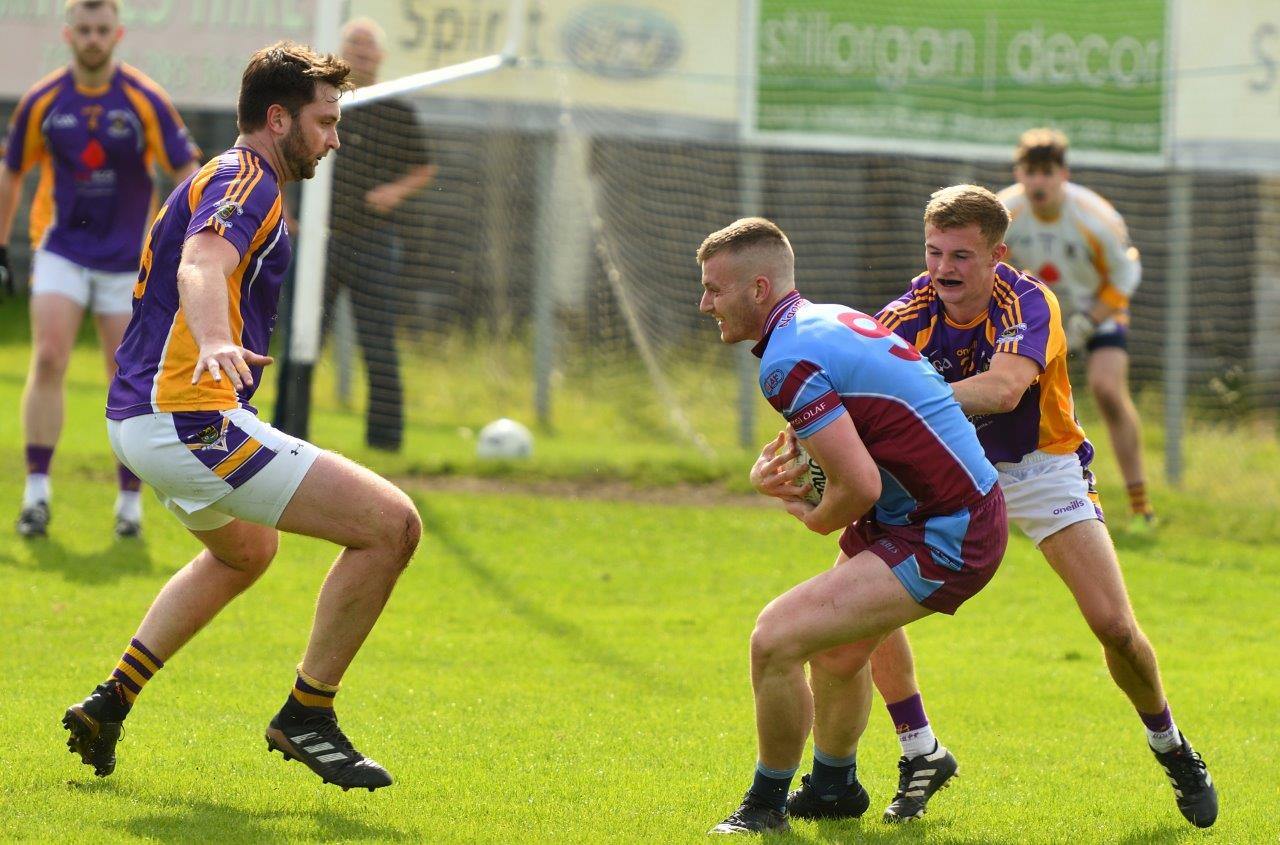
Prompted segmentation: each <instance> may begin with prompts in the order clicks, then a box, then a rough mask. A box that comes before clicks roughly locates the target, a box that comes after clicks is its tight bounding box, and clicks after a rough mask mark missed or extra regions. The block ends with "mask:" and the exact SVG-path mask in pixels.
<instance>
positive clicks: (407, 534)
mask: <svg viewBox="0 0 1280 845" xmlns="http://www.w3.org/2000/svg"><path fill="white" fill-rule="evenodd" d="M380 514H381V518H380V519H379V520H378V526H377V532H376V533H377V539H376V542H377V543H378V544H380V545H382V546H385V547H386V548H387V549H388V550H389V551H390V552H391V554H390V555H388V560H390V561H392V565H393V566H394V567H395V569H396V572H397V573H398V572H399V571H400V570H402V569H404V568H405V567H406V566H408V565H409V559H410V558H412V557H413V553H414V551H415V550H417V548H418V543H419V541H421V539H422V517H421V516H419V515H418V509H417V507H416V506H415V505H414V504H413V500H412V499H410V498H409V497H408V495H406V494H405V493H404V491H403V490H400V489H399V488H396V487H391V488H390V489H389V490H388V491H387V493H386V500H385V502H384V503H383V505H382V507H381V508H380Z"/></svg>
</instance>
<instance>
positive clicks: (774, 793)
mask: <svg viewBox="0 0 1280 845" xmlns="http://www.w3.org/2000/svg"><path fill="white" fill-rule="evenodd" d="M795 776H796V770H795V769H770V768H769V767H768V766H766V765H765V764H764V763H756V779H755V781H753V782H752V784H751V794H752V796H754V797H755V799H756V800H757V801H759V802H760V803H762V804H765V805H767V806H770V807H773V808H774V809H775V810H777V811H778V812H782V810H783V809H784V808H785V807H786V806H787V790H789V789H790V788H791V779H792V778H793V777H795Z"/></svg>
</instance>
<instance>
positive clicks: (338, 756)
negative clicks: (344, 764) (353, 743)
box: [316, 751, 347, 763]
mask: <svg viewBox="0 0 1280 845" xmlns="http://www.w3.org/2000/svg"><path fill="white" fill-rule="evenodd" d="M345 759H347V755H346V754H345V753H344V752H342V751H335V752H333V753H332V754H323V755H321V756H319V757H317V758H316V760H318V761H319V762H321V763H331V762H333V761H334V760H345Z"/></svg>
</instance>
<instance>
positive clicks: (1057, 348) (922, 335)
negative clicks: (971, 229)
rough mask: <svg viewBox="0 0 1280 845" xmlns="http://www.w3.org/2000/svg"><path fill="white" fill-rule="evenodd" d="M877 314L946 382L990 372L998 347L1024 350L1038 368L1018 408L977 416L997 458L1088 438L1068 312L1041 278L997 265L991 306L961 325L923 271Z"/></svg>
mask: <svg viewBox="0 0 1280 845" xmlns="http://www.w3.org/2000/svg"><path fill="white" fill-rule="evenodd" d="M876 316H877V317H878V318H879V319H880V320H881V321H882V322H883V323H884V324H885V326H887V327H888V328H890V329H892V330H893V331H894V332H896V333H897V334H898V336H899V337H901V338H903V339H904V340H907V341H909V342H911V343H912V344H914V345H915V347H916V348H917V349H919V350H920V352H921V353H922V354H923V355H924V356H925V357H926V358H928V359H929V361H930V362H931V363H932V364H933V366H934V369H936V370H937V371H938V372H939V373H941V374H942V377H943V378H945V379H946V380H947V381H948V382H953V381H960V380H961V379H966V378H968V377H969V376H973V375H977V374H978V373H981V372H984V371H985V370H986V369H987V368H988V367H989V366H990V365H991V356H993V355H994V354H995V353H997V352H1009V353H1012V354H1014V355H1022V356H1024V357H1027V358H1030V359H1031V360H1033V361H1035V362H1036V364H1037V365H1038V366H1039V367H1040V375H1039V376H1038V377H1037V378H1036V380H1035V381H1034V382H1032V384H1031V386H1030V387H1029V388H1027V392H1026V393H1025V394H1023V396H1022V399H1021V400H1020V401H1019V402H1018V406H1017V407H1016V408H1014V409H1013V410H1012V411H1009V412H1008V413H1006V414H984V415H979V416H976V417H974V418H973V424H974V427H976V428H977V429H978V439H979V440H981V441H982V448H983V449H984V450H986V454H987V458H989V459H990V460H991V462H992V463H999V462H1002V461H1009V462H1016V461H1020V460H1022V458H1023V456H1025V455H1027V454H1030V453H1031V452H1034V451H1035V450H1037V449H1039V450H1042V451H1045V452H1048V453H1050V454H1054V455H1065V454H1068V453H1070V452H1075V451H1078V450H1079V449H1080V447H1081V446H1082V445H1083V444H1085V443H1086V442H1087V441H1086V440H1085V436H1084V429H1082V428H1081V427H1080V424H1079V423H1078V422H1076V418H1075V403H1074V401H1073V400H1072V398H1071V382H1070V380H1069V379H1068V378H1067V338H1066V333H1065V332H1064V331H1063V328H1062V312H1061V310H1060V309H1059V307H1058V299H1057V297H1055V296H1054V295H1053V292H1052V291H1050V290H1049V289H1048V288H1047V287H1045V285H1044V284H1042V283H1041V282H1040V281H1039V280H1038V279H1035V278H1032V277H1031V276H1028V275H1027V274H1025V273H1019V272H1018V271H1017V270H1015V269H1013V268H1012V267H1010V266H1009V265H1008V264H997V265H996V278H995V290H994V293H993V295H992V297H991V305H990V306H989V307H988V308H987V310H986V312H984V313H983V314H981V315H979V316H978V317H976V318H975V319H974V320H973V321H972V322H969V323H965V324H963V325H961V324H959V323H955V322H953V321H952V320H951V318H950V317H948V316H947V314H946V312H945V311H944V310H943V308H942V301H941V300H940V299H938V292H937V290H936V289H935V288H934V286H933V282H932V280H931V279H930V278H929V275H928V274H927V273H922V274H920V275H919V276H917V277H916V278H915V279H913V280H912V281H911V287H910V288H909V289H908V290H907V292H906V293H905V294H903V295H902V297H901V298H899V299H896V300H894V301H893V302H891V303H889V304H888V305H886V306H885V307H884V309H883V310H882V311H881V312H880V313H879V314H878V315H876ZM1090 448H1092V447H1090ZM1090 454H1092V452H1090Z"/></svg>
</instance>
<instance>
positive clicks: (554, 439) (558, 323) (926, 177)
mask: <svg viewBox="0 0 1280 845" xmlns="http://www.w3.org/2000/svg"><path fill="white" fill-rule="evenodd" d="M819 5H822V4H819ZM583 40H586V41H590V39H589V38H586V39H583ZM650 40H652V39H650ZM630 46H631V47H634V48H635V49H637V50H640V49H641V47H643V48H644V49H647V50H650V51H653V50H656V49H658V48H657V47H654V46H653V44H651V43H648V42H645V43H644V44H641V45H640V46H638V47H637V46H636V45H630ZM596 47H597V48H599V49H600V50H606V49H612V50H623V49H627V48H628V44H627V43H622V44H619V43H617V42H616V41H614V42H610V43H609V44H605V45H600V44H597V45H596ZM652 58H653V57H652V55H649V54H645V55H643V56H640V57H639V58H638V59H637V61H640V60H641V59H644V60H646V61H648V60H651V59H652ZM535 59H536V57H535ZM446 70H447V68H446ZM573 70H574V69H573V68H567V69H566V68H562V67H558V66H556V64H555V63H554V62H547V61H543V62H541V63H539V62H537V61H536V60H534V59H530V58H529V57H527V56H526V57H524V60H523V61H521V62H519V63H517V64H514V65H511V66H504V67H501V68H496V69H493V70H492V71H491V72H490V73H488V74H487V75H486V76H484V77H483V78H482V79H480V80H473V81H472V82H462V81H460V80H451V79H449V77H448V75H447V73H444V74H441V75H440V76H439V77H438V78H436V79H434V80H432V81H431V83H430V84H427V85H421V86H411V87H406V88H405V89H404V90H402V91H400V92H399V93H398V94H397V95H396V99H397V101H398V102H400V103H401V104H403V105H404V106H405V108H404V109H403V110H402V111H401V112H399V114H400V115H401V117H402V119H403V121H404V123H403V125H402V126H400V127H399V128H398V129H397V128H396V127H395V126H394V125H391V124H388V125H387V126H386V127H384V129H385V130H386V131H389V132H391V133H393V134H395V133H399V135H400V136H402V137H401V138H400V139H399V140H398V141H397V142H395V143H392V142H384V143H382V144H380V146H379V148H378V152H377V154H376V155H374V156H367V157H365V158H364V161H365V162H366V164H365V165H363V166H364V168H365V169H364V170H363V171H362V170H360V169H359V168H357V167H355V166H353V160H354V159H355V158H356V157H355V156H350V155H349V156H347V157H346V158H347V160H346V161H344V156H343V154H342V153H339V155H338V161H337V166H336V167H335V169H334V176H333V179H334V187H333V193H332V196H333V197H334V198H335V202H337V203H338V204H337V205H335V206H334V207H333V208H332V210H331V217H330V221H331V222H330V225H331V226H332V227H333V228H334V231H335V233H336V232H337V229H338V227H340V226H341V225H344V224H343V223H342V219H343V217H344V216H347V217H350V216H352V215H354V216H356V217H358V218H361V219H363V220H364V221H365V222H366V223H367V222H368V220H369V218H370V215H371V213H372V212H371V211H370V208H369V202H370V201H369V200H368V197H367V195H368V193H369V191H370V190H373V189H376V187H377V186H378V185H379V184H386V182H387V181H389V180H391V179H392V178H393V177H394V176H396V175H397V174H403V173H405V172H406V171H407V170H408V169H410V168H412V167H413V166H414V165H415V164H417V163H419V162H418V159H417V158H416V157H415V155H416V154H414V153H413V152H412V150H413V149H414V147H413V144H412V143H409V144H407V145H406V144H405V143H400V141H404V140H405V139H410V138H413V137H416V136H418V135H419V134H421V135H423V136H424V137H425V139H426V141H425V145H426V149H427V159H428V160H429V161H430V164H431V166H432V167H433V168H434V177H433V179H432V181H431V182H430V184H429V185H428V186H426V187H425V188H422V189H421V190H417V191H412V192H410V193H409V194H408V196H407V197H406V198H405V199H403V201H402V203H401V204H399V205H398V206H397V207H396V210H395V212H394V213H393V214H389V215H386V216H385V219H384V218H383V217H382V216H378V217H377V225H376V226H374V227H373V230H372V231H370V232H368V233H367V234H366V235H365V236H364V240H363V241H362V242H360V243H358V244H356V245H355V246H354V247H352V246H351V245H350V244H347V245H346V247H345V248H347V249H348V250H349V251H350V252H351V253H352V254H351V255H347V256H343V257H340V259H339V260H340V261H341V262H342V263H343V264H344V265H345V266H344V267H343V268H342V273H345V276H344V278H343V279H342V280H341V282H342V283H341V285H340V286H339V287H340V289H341V295H338V296H332V295H331V296H330V297H329V298H328V299H326V300H325V302H327V304H328V306H329V307H328V310H327V311H326V313H325V315H324V320H323V325H324V326H325V327H326V342H325V344H324V347H323V354H322V355H321V356H320V358H319V359H318V361H317V364H316V369H315V375H316V378H315V386H314V389H313V407H314V408H315V409H316V411H317V414H320V415H321V416H322V417H323V421H318V422H316V423H315V424H316V425H323V426H324V427H325V428H324V435H325V436H327V437H330V438H333V439H336V440H339V441H341V442H338V443H335V444H332V445H336V446H339V447H347V448H350V447H354V446H356V445H357V444H358V443H359V442H360V438H361V437H362V436H363V437H365V438H366V439H367V440H368V441H369V442H371V443H373V444H374V445H378V442H377V441H378V438H379V437H380V436H381V435H377V434H373V432H377V431H379V430H380V429H385V428H390V429H396V428H403V430H404V431H405V432H406V435H405V437H406V441H405V442H406V444H408V445H407V446H406V449H408V448H409V447H412V446H413V445H414V444H415V443H417V444H420V445H421V447H422V449H423V451H429V450H430V449H432V448H437V447H441V448H446V449H447V448H448V444H450V443H452V444H454V448H459V449H461V448H466V438H467V437H468V436H469V434H471V433H474V432H475V431H476V430H478V429H479V428H480V427H481V426H483V425H484V424H485V423H487V422H489V421H491V420H493V419H495V418H498V417H511V418H514V419H517V420H519V421H521V422H524V423H526V424H528V425H530V426H531V427H535V426H536V427H540V428H539V429H537V430H540V431H542V432H543V433H544V435H545V436H542V437H540V438H539V444H538V448H539V449H540V450H543V451H544V452H545V451H546V450H548V449H549V450H559V451H560V454H561V455H562V456H564V457H565V460H567V461H569V463H570V464H572V458H573V457H575V456H581V460H582V462H583V464H584V465H585V466H591V465H592V462H593V461H595V459H596V458H597V457H599V456H606V455H609V456H611V455H616V454H626V455H631V456H632V458H631V460H632V461H633V462H643V461H644V460H645V457H644V455H645V454H652V455H658V454H662V455H664V456H665V458H664V459H671V458H673V457H674V458H675V459H679V458H680V456H684V457H685V458H687V462H688V464H689V465H690V466H694V465H697V464H698V463H699V462H706V461H707V460H712V461H715V460H719V459H725V460H733V461H735V462H736V463H737V464H740V463H741V454H740V452H738V451H737V450H738V449H740V448H741V446H742V444H745V443H758V442H760V441H761V440H762V439H764V438H767V437H768V436H769V435H770V434H771V433H772V432H774V431H776V426H777V424H778V421H777V419H776V414H774V413H773V412H772V410H771V409H769V408H768V406H767V405H765V404H764V403H763V401H762V400H760V399H759V398H758V396H756V394H757V393H758V390H757V389H756V387H755V374H754V370H753V366H752V365H753V363H754V359H752V358H749V356H748V355H747V353H746V351H745V350H743V349H740V348H729V347H724V346H722V345H721V344H720V343H719V341H718V337H717V335H716V331H715V327H714V324H713V323H712V322H711V321H710V320H709V319H708V318H706V317H705V316H703V315H700V314H699V313H698V309H697V304H698V298H699V296H700V292H701V291H700V284H699V268H698V266H697V264H696V262H695V260H694V252H695V250H696V249H697V246H698V244H699V243H700V242H701V240H702V238H703V237H705V235H706V234H707V233H709V232H711V231H713V230H715V229H717V228H720V227H722V226H724V225H726V224H727V223H728V222H730V221H732V220H733V219H735V218H737V217H740V216H743V215H746V214H763V215H766V216H768V217H770V218H772V219H774V220H776V221H777V222H778V223H779V224H780V225H781V226H782V228H783V229H784V230H785V231H787V233H788V234H789V236H790V237H791V239H792V242H793V244H794V246H795V249H796V255H797V280H798V286H799V288H800V290H801V291H802V293H804V294H805V295H806V296H807V297H808V298H810V299H813V300H817V301H834V302H841V303H845V304H848V305H851V306H853V307H856V308H859V309H862V310H865V311H871V312H874V311H875V310H877V309H878V308H879V307H881V306H882V305H884V304H885V303H886V302H888V301H889V300H891V299H893V298H895V297H896V296H898V295H900V293H901V292H902V290H903V289H904V287H905V285H906V283H907V282H908V281H909V280H910V279H911V278H912V277H913V276H914V275H915V274H916V273H918V272H920V271H921V270H922V269H923V249H922V245H921V222H920V218H921V213H922V210H923V206H924V203H925V201H926V200H927V198H928V196H929V194H930V193H931V192H932V191H934V190H936V189H937V188H938V187H940V186H944V185H950V184H955V183H958V182H974V183H978V184H982V185H986V186H988V187H991V188H992V189H996V190H998V189H999V188H1001V187H1003V186H1005V185H1006V184H1008V183H1009V182H1010V181H1011V179H1012V176H1011V162H1010V161H1009V160H1008V159H1004V160H1001V159H998V158H993V157H991V156H972V155H955V156H947V155H939V154H936V153H932V154H924V153H920V152H915V153H913V154H907V153H905V152H898V151H894V150H892V149H876V150H863V151H854V150H849V151H838V150H834V149H830V148H827V149H821V148H816V147H822V146H824V145H819V144H815V145H813V147H815V148H806V146H805V144H803V143H797V142H796V140H795V139H794V138H787V139H784V140H782V141H771V140H770V139H769V138H768V137H767V136H764V137H761V138H756V139H752V141H751V142H750V143H748V142H746V141H744V140H742V138H741V137H740V135H739V133H738V128H737V127H736V126H735V125H733V124H732V123H731V122H726V121H716V120H699V119H696V118H691V117H689V116H688V112H687V111H685V112H684V113H683V114H682V116H679V117H666V116H663V115H662V114H661V112H660V111H659V112H655V111H654V110H653V109H652V108H636V107H634V106H635V104H634V103H628V102H626V101H624V100H621V99H620V100H619V101H618V103H617V104H608V103H602V102H601V100H600V98H599V97H595V98H592V97H585V98H579V97H578V96H577V93H576V89H574V87H573V86H572V85H571V84H570V83H569V80H570V78H571V74H572V72H573ZM548 80H553V82H552V84H558V85H559V86H560V87H559V91H558V94H557V96H555V97H547V96H545V95H543V96H533V95H531V94H530V93H529V91H530V90H531V87H532V86H534V85H535V83H536V85H537V86H541V90H543V91H544V92H545V88H546V86H547V84H548V82H547V81H548ZM555 80H558V82H555ZM689 83H690V84H691V85H693V84H696V85H700V86H702V88H701V89H700V90H701V91H702V92H703V95H704V96H706V97H707V98H708V102H713V101H714V100H715V98H717V97H718V98H720V99H722V100H724V101H735V98H739V97H740V96H741V91H742V90H743V80H742V79H741V77H740V76H738V75H727V76H723V77H717V78H712V79H706V78H698V79H690V80H689ZM360 108H362V106H361V105H360V104H356V105H354V106H349V107H346V108H345V109H344V114H346V115H348V117H344V125H343V127H342V128H343V129H346V127H347V125H348V123H350V124H356V123H357V121H356V119H355V118H354V117H351V116H350V115H352V114H354V113H356V112H358V111H359V109H360ZM344 143H347V144H349V145H352V146H354V145H355V144H356V143H357V139H356V138H355V137H354V136H353V137H351V138H350V139H349V140H348V139H347V138H345V137H344ZM828 146H829V145H828ZM406 150H408V151H406ZM344 152H345V150H344ZM1009 153H1010V154H1011V153H1012V144H1010V146H1009ZM1072 178H1073V180H1075V181H1078V182H1080V183H1082V184H1084V185H1086V186H1088V187H1090V188H1092V189H1093V190H1095V191H1097V192H1098V193H1100V194H1102V195H1103V196H1104V197H1106V198H1107V199H1109V200H1110V201H1111V202H1112V203H1113V204H1114V205H1115V207H1116V208H1117V209H1118V210H1119V212H1120V213H1121V214H1122V215H1123V216H1124V218H1125V220H1126V222H1127V223H1128V227H1129V231H1130V234H1131V237H1132V240H1133V242H1134V244H1135V245H1136V246H1137V247H1138V249H1139V250H1140V252H1141V254H1142V263H1143V279H1144V281H1143V284H1142V286H1141V287H1140V288H1139V290H1138V292H1137V295H1136V298H1135V299H1134V301H1133V305H1132V315H1133V316H1132V332H1131V344H1130V353H1131V356H1132V371H1131V380H1132V383H1133V387H1134V391H1135V393H1136V395H1137V396H1138V398H1139V404H1140V406H1141V407H1142V408H1143V409H1144V411H1146V412H1147V413H1148V414H1149V415H1152V416H1155V417H1156V418H1157V421H1158V417H1159V414H1160V413H1161V407H1162V406H1161V404H1160V396H1161V392H1162V389H1163V387H1162V386H1163V382H1164V376H1165V374H1166V369H1167V361H1168V358H1167V356H1168V349H1167V342H1166V339H1167V337H1168V328H1169V325H1168V324H1169V320H1170V319H1171V312H1170V310H1169V302H1168V298H1167V297H1166V295H1165V293H1166V291H1165V288H1164V286H1163V280H1165V279H1166V278H1167V277H1168V276H1169V274H1170V272H1171V270H1172V269H1173V268H1174V265H1175V263H1176V262H1179V261H1183V260H1189V261H1190V278H1191V280H1192V284H1191V287H1190V291H1189V296H1190V299H1189V302H1188V303H1187V308H1186V309H1185V312H1186V314H1187V317H1186V321H1187V322H1186V325H1185V330H1186V333H1187V335H1186V336H1187V338H1188V345H1187V348H1186V350H1185V352H1186V354H1185V362H1186V368H1187V376H1188V386H1189V388H1188V389H1189V392H1190V402H1191V405H1192V406H1193V407H1196V408H1199V409H1201V410H1203V411H1205V412H1207V413H1210V414H1212V415H1216V416H1220V417H1224V418H1225V417H1238V416H1239V415H1240V414H1241V413H1242V412H1244V411H1246V410H1254V409H1258V408H1270V409H1275V408H1276V407H1277V404H1278V403H1280V378H1278V374H1280V363H1278V362H1277V358H1280V353H1278V352H1277V346H1276V344H1275V342H1274V340H1272V339H1271V337H1272V335H1270V334H1269V332H1267V331H1263V330H1262V327H1263V326H1265V325H1272V326H1274V324H1275V323H1276V322H1277V314H1276V313H1273V312H1275V311H1276V310H1277V306H1276V299H1277V297H1276V295H1275V293H1274V291H1275V287H1276V282H1275V275H1276V273H1277V270H1276V261H1275V258H1274V255H1275V236H1274V234H1273V232H1274V221H1275V219H1276V216H1277V213H1278V209H1280V201H1278V200H1277V195H1278V194H1280V191H1277V189H1276V186H1275V183H1274V181H1268V180H1267V179H1264V178H1260V177H1257V176H1251V175H1247V174H1222V173H1213V174H1210V173H1202V174H1195V173H1193V174H1191V176H1190V188H1191V192H1190V198H1191V215H1192V220H1193V225H1192V226H1191V229H1190V232H1189V242H1186V243H1175V242H1173V241H1172V240H1171V237H1170V232H1171V228H1170V226H1171V223H1170V205H1171V201H1172V200H1171V186H1172V185H1173V180H1172V178H1171V175H1170V174H1169V173H1168V172H1166V171H1164V170H1161V169H1153V168H1151V167H1149V166H1145V165H1144V166H1141V167H1137V166H1134V167H1127V166H1125V165H1124V164H1123V163H1106V165H1105V166H1103V165H1102V164H1097V163H1091V162H1090V160H1089V159H1087V157H1086V158H1085V159H1084V161H1083V162H1081V163H1077V164H1075V165H1074V166H1073V167H1072ZM338 198H343V199H341V200H340V201H339V199H338ZM362 198H363V199H362ZM362 203H363V205H362ZM303 225H304V233H303V238H304V239H305V238H306V237H307V236H308V234H309V233H310V231H311V227H312V226H313V225H314V224H313V221H307V220H304V221H303ZM1185 256H1189V259H1186V258H1185ZM329 258H330V260H331V261H332V259H333V248H332V247H331V248H330V250H329ZM325 272H326V275H327V276H329V277H332V276H333V275H334V272H335V268H334V267H333V266H330V267H329V268H327V269H326V271H325ZM388 279H389V280H391V281H390V282H387V281H386V280H388ZM379 280H382V281H379ZM330 284H331V294H332V293H333V290H332V282H331V283H330ZM362 285H364V286H367V287H369V288H372V289H374V290H376V291H378V292H377V293H376V294H375V295H370V294H369V292H368V290H364V291H362V290H361V286H362ZM353 316H354V319H353ZM388 349H391V350H393V351H392V352H391V353H390V354H391V355H392V357H393V358H394V364H395V369H396V372H397V373H398V377H399V398H398V400H397V402H393V403H390V404H388V400H387V398H386V397H387V395H388V392H387V386H386V384H385V380H386V375H385V373H386V369H387V367H386V366H385V365H386V362H385V361H382V362H380V361H379V360H378V359H377V356H378V355H383V356H385V355H387V354H388V352H387V350H388ZM1075 378H1076V383H1077V394H1078V397H1077V398H1078V401H1080V402H1081V403H1082V404H1084V402H1085V400H1084V397H1085V396H1086V395H1087V391H1086V389H1085V376H1084V374H1083V371H1082V370H1080V369H1077V373H1076V376H1075ZM379 379H383V381H384V383H382V384H379V383H378V380H379ZM445 463H446V464H447V461H446V462H445ZM605 463H607V462H605ZM437 468H439V467H438V466H437ZM446 468H447V467H446Z"/></svg>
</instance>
